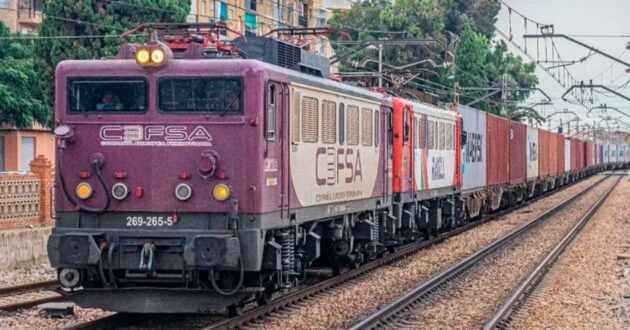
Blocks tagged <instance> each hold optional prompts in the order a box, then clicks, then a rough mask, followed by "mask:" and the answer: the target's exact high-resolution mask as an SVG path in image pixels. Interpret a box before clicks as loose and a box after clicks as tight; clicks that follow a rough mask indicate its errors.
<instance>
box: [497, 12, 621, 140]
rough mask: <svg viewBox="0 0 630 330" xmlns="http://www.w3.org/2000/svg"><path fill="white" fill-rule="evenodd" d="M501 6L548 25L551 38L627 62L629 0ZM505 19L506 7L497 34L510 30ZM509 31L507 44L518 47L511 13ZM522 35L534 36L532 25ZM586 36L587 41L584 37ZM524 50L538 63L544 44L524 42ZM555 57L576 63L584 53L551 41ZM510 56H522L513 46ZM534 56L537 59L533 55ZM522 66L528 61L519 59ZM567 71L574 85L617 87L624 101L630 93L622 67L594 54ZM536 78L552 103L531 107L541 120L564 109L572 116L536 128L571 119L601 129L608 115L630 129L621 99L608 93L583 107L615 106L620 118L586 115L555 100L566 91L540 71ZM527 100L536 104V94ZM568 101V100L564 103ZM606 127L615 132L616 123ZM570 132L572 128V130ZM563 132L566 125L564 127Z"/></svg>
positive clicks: (518, 27)
mask: <svg viewBox="0 0 630 330" xmlns="http://www.w3.org/2000/svg"><path fill="white" fill-rule="evenodd" d="M503 1H504V2H505V3H506V4H507V5H509V6H510V7H512V8H513V10H515V11H518V12H519V13H521V14H523V15H525V16H527V17H529V18H530V19H532V20H534V21H537V22H539V23H542V24H553V25H554V31H555V33H556V34H565V35H569V36H571V37H574V38H575V39H577V40H579V41H581V42H583V43H586V44H588V45H590V46H592V47H595V48H598V49H599V50H601V51H603V52H605V53H608V54H610V55H612V56H613V57H617V58H619V59H621V60H623V61H625V62H628V63H630V50H628V51H626V44H627V43H628V42H630V19H628V15H629V14H630V0H503ZM509 18H510V15H509V11H508V8H507V6H505V5H504V6H503V7H502V9H501V12H500V13H499V16H498V21H497V24H496V25H495V26H496V27H497V28H498V29H499V30H502V31H504V32H505V33H506V34H509V31H510V23H509V22H510V19H509ZM511 18H512V19H511V22H512V24H511V27H512V35H513V39H512V40H513V41H514V42H515V43H516V44H518V45H520V46H521V47H523V46H524V39H523V38H522V35H523V34H524V33H525V27H524V22H523V18H522V17H520V16H518V15H517V14H516V13H514V12H512V15H511ZM527 33H528V34H539V31H536V29H535V26H534V25H533V23H531V22H530V23H528V29H527ZM587 35H588V36H587ZM592 35H607V36H608V35H615V36H622V35H625V36H626V37H615V38H603V37H597V38H596V37H592ZM528 40H529V41H527V48H528V53H529V54H530V55H531V56H533V57H534V58H537V57H539V58H541V59H542V60H544V54H545V51H544V40H542V39H541V40H540V43H539V47H538V50H537V47H536V40H535V39H528ZM550 41H551V39H547V45H548V48H547V49H548V50H547V57H548V59H549V60H551V55H552V54H551V42H550ZM554 41H555V44H556V47H557V49H558V53H559V55H560V57H561V58H562V60H564V61H570V60H577V59H580V58H582V57H584V56H587V55H589V52H590V51H589V50H588V49H586V48H583V47H581V46H578V45H576V44H573V43H571V42H569V41H567V40H564V39H554ZM510 49H511V51H512V52H513V53H514V54H517V55H522V56H523V54H522V53H521V52H520V51H519V50H518V49H517V48H515V47H512V46H511V47H510ZM537 54H540V55H537ZM523 57H524V58H525V59H526V60H527V61H528V62H529V61H530V59H528V58H526V57H525V56H523ZM568 69H569V71H570V72H571V74H572V75H573V77H574V78H575V79H577V80H578V81H581V80H583V81H584V82H585V83H589V81H590V79H593V84H602V85H606V86H607V87H609V88H611V89H617V88H619V90H618V92H619V93H620V94H623V95H626V96H627V97H628V98H630V88H628V87H629V86H625V85H626V83H627V82H629V81H630V73H626V72H625V70H626V67H625V66H624V65H623V64H619V63H616V62H614V61H612V60H610V59H607V58H605V57H603V56H600V55H598V54H594V55H592V56H590V57H589V58H588V59H587V60H586V61H585V62H584V63H580V64H575V65H572V66H569V67H568ZM536 72H537V74H538V78H539V80H540V84H539V86H538V87H540V88H542V89H543V90H544V91H545V92H546V93H547V94H549V96H550V97H551V99H552V102H553V105H551V106H537V107H536V109H537V110H539V111H540V112H541V113H542V114H543V115H544V116H549V115H551V114H553V113H554V112H557V111H563V110H564V109H568V110H569V111H573V112H575V114H576V115H574V114H556V115H554V116H553V117H551V120H550V123H546V124H543V125H542V127H544V128H548V127H549V126H550V125H551V127H552V128H553V127H557V126H558V125H559V121H560V119H563V121H564V122H566V121H567V120H570V119H575V118H576V116H578V117H580V124H584V123H585V122H588V123H591V124H597V123H599V124H600V125H602V126H603V125H605V124H606V122H605V121H601V117H600V116H611V117H614V118H619V119H620V120H623V121H625V122H627V123H628V124H629V125H630V101H629V100H625V99H623V98H621V97H615V96H613V95H612V94H610V93H605V94H600V93H594V94H595V99H594V102H593V104H592V105H591V104H590V102H588V101H587V102H586V103H585V104H586V105H587V106H588V107H592V106H599V105H600V104H607V105H608V106H611V107H616V108H618V109H619V110H620V111H622V112H624V113H625V114H628V115H624V114H620V113H618V112H615V111H614V110H608V111H607V113H602V112H601V110H598V109H595V110H592V111H591V113H590V114H589V116H588V117H587V116H586V113H587V112H588V109H587V108H585V107H583V106H581V105H576V104H572V103H567V102H564V101H563V100H562V99H561V96H562V95H563V94H564V93H565V91H566V89H565V88H564V87H562V86H561V85H560V84H558V83H557V82H555V81H554V80H553V79H552V78H551V77H550V76H549V75H548V74H547V73H546V72H545V71H544V70H542V69H540V68H538V69H537V71H536ZM532 99H536V100H542V96H541V95H540V94H536V95H533V96H532ZM570 99H571V98H570ZM575 124H576V123H575V122H574V123H573V124H572V125H575ZM609 124H610V125H611V126H612V127H616V126H617V125H621V128H624V127H623V124H619V123H618V122H616V121H610V122H609ZM572 129H573V128H572ZM565 130H566V126H565Z"/></svg>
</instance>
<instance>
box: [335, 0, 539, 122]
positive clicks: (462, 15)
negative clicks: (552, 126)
mask: <svg viewBox="0 0 630 330" xmlns="http://www.w3.org/2000/svg"><path fill="white" fill-rule="evenodd" d="M500 9H501V3H500V2H499V1H498V0H466V1H464V0H396V1H395V2H394V3H393V4H392V3H391V2H390V1H388V0H364V1H360V2H357V3H356V4H355V5H354V6H353V7H352V8H351V9H350V10H349V11H346V12H341V11H336V12H335V15H334V17H333V18H332V19H331V20H330V21H329V24H330V25H331V26H333V27H334V28H337V29H340V30H344V31H346V32H348V33H350V34H351V35H352V37H353V39H354V40H374V39H378V38H388V39H435V40H438V41H441V42H442V43H444V44H449V43H450V42H452V41H453V38H452V34H455V35H457V36H459V44H458V46H457V54H456V58H455V65H454V67H448V68H441V67H437V68H428V67H426V66H425V68H427V69H430V70H432V71H435V72H437V73H438V74H439V77H438V76H436V75H435V74H426V75H425V76H421V78H422V79H424V81H422V87H420V89H424V90H425V91H428V92H433V93H438V95H439V96H440V97H441V99H442V100H443V101H445V102H451V101H452V100H453V95H452V89H451V87H450V86H453V83H454V82H458V83H459V85H460V86H461V87H480V88H491V87H497V86H498V87H499V88H500V87H501V84H502V82H503V79H504V76H505V79H506V81H507V83H508V84H509V85H511V86H518V87H521V88H531V87H535V86H536V84H537V83H538V79H537V77H536V75H535V69H536V66H535V64H533V63H531V64H526V63H523V59H522V58H521V57H520V56H514V55H512V54H511V53H509V52H508V49H507V45H506V44H505V42H500V43H498V44H497V45H495V46H493V45H492V43H491V42H490V40H491V39H492V38H493V36H494V23H495V22H496V16H497V14H498V12H499V10H500ZM400 32H404V33H400ZM336 50H337V51H338V52H339V51H341V50H343V48H342V47H341V46H337V49H336ZM429 58H430V59H433V60H434V61H435V62H436V63H441V62H444V61H447V60H450V59H447V58H446V57H445V56H444V53H443V51H442V50H440V49H435V48H431V47H411V46H410V47H404V46H388V47H385V48H384V50H383V62H385V63H387V64H391V65H405V64H409V63H414V62H417V61H421V60H425V59H429ZM366 59H375V54H374V53H371V52H370V50H362V51H358V52H356V53H354V54H353V55H352V56H351V57H350V58H349V60H348V61H346V62H342V65H341V69H342V70H353V69H354V68H353V66H352V65H350V63H352V62H354V63H364V62H363V61H365V60H366ZM366 67H367V69H369V70H373V71H375V70H376V65H375V64H374V63H370V64H369V65H367V66H366ZM357 70H361V71H364V70H365V68H360V69H359V68H358V69H357ZM453 78H454V79H453ZM427 81H428V82H427ZM432 83H433V84H432ZM440 84H441V85H442V86H444V87H442V88H440V87H439V85H440ZM436 86H437V87H436ZM488 92H489V91H476V92H471V91H464V92H463V93H464V94H466V95H464V96H462V97H461V98H460V102H461V103H464V104H465V103H467V102H470V101H472V100H474V99H476V98H477V97H479V96H482V95H484V94H486V93H488ZM528 96H529V93H528V92H521V93H511V94H510V95H509V99H510V101H522V100H525V99H526V98H527V97H528ZM474 106H475V107H478V108H481V109H485V110H487V111H492V112H494V113H500V110H501V94H500V93H499V94H497V95H494V96H492V97H490V98H488V99H487V100H485V101H483V102H480V103H476V104H475V105H474ZM508 110H516V108H513V109H508ZM521 113H522V112H521ZM526 113H527V112H526Z"/></svg>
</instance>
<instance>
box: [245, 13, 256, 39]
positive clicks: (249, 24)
mask: <svg viewBox="0 0 630 330" xmlns="http://www.w3.org/2000/svg"><path fill="white" fill-rule="evenodd" d="M257 30H258V19H257V17H256V15H254V14H250V13H245V34H246V35H247V36H255V35H256V31H257Z"/></svg>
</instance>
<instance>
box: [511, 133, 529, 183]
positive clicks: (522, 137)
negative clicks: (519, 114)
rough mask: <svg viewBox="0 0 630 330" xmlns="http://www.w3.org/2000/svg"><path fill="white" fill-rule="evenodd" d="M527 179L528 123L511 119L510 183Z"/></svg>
mask: <svg viewBox="0 0 630 330" xmlns="http://www.w3.org/2000/svg"><path fill="white" fill-rule="evenodd" d="M526 179H527V125H525V124H523V123H519V122H516V121H510V184H515V183H521V182H525V180H526Z"/></svg>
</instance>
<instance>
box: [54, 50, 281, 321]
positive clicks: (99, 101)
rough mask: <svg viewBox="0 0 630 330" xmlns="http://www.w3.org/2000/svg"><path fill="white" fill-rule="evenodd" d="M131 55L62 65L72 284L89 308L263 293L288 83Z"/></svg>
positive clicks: (167, 54) (211, 304)
mask: <svg viewBox="0 0 630 330" xmlns="http://www.w3.org/2000/svg"><path fill="white" fill-rule="evenodd" d="M125 52H126V51H125V50H123V51H121V53H123V55H122V56H119V58H117V59H111V60H99V61H64V62H62V63H61V64H59V66H58V68H57V76H56V84H57V91H56V98H57V108H56V123H57V126H58V127H57V129H56V130H55V134H56V138H57V146H58V148H57V159H58V164H57V166H56V168H57V171H56V184H55V192H56V196H57V198H56V217H57V219H56V226H55V228H54V230H53V234H52V235H51V237H50V239H49V243H48V250H49V258H50V260H51V264H52V265H53V267H56V268H57V269H58V270H59V279H60V283H61V285H62V287H63V288H64V289H65V290H66V291H67V292H66V293H67V294H69V295H71V297H72V299H73V300H75V301H76V302H77V303H78V304H80V305H82V306H86V307H100V308H104V309H110V310H119V311H130V312H163V313H176V312H203V311H210V310H219V309H221V308H223V307H226V306H230V305H232V304H235V303H237V302H240V301H241V300H243V299H245V298H247V297H250V296H252V295H254V294H255V293H256V292H260V291H262V290H263V289H264V288H261V287H259V286H256V285H253V284H252V281H253V282H259V281H260V279H259V278H257V277H255V276H254V278H253V279H252V278H249V272H258V271H260V270H261V268H262V267H263V266H264V265H263V252H262V251H263V245H264V244H265V243H264V242H265V231H264V230H261V229H260V226H259V223H260V221H261V216H260V215H259V214H261V213H264V212H266V211H267V210H276V208H277V206H278V205H281V206H282V205H283V203H284V202H283V198H287V194H286V189H287V186H286V182H287V181H286V179H287V178H283V177H282V174H283V171H282V166H286V162H285V161H284V160H283V159H282V156H281V151H282V146H283V145H282V140H283V134H284V127H283V125H286V121H283V120H282V116H281V115H280V112H281V111H284V108H285V107H287V106H288V87H287V86H286V83H282V82H281V81H282V80H283V79H285V80H286V78H283V77H282V75H280V74H274V73H269V72H268V70H265V68H264V66H263V63H261V62H259V61H256V60H240V59H225V60H213V59H175V58H174V56H173V55H172V53H171V51H170V50H169V49H168V48H167V47H164V45H163V44H160V43H153V44H148V45H144V46H142V47H137V49H136V50H135V52H134V53H127V54H125ZM258 173H260V174H261V175H259V174H258ZM283 182H284V183H285V184H284V185H283V184H282V183H283ZM274 257H275V256H274ZM269 260H272V261H275V259H274V258H269ZM272 266H273V265H272ZM140 289H142V291H140ZM164 298H166V299H164ZM219 298H220V299H219Z"/></svg>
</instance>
